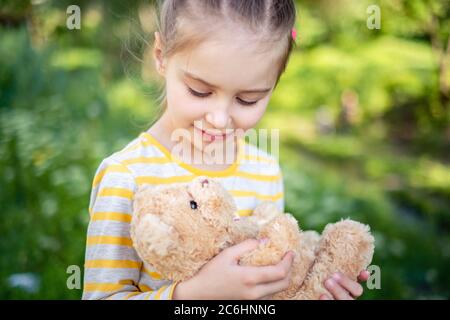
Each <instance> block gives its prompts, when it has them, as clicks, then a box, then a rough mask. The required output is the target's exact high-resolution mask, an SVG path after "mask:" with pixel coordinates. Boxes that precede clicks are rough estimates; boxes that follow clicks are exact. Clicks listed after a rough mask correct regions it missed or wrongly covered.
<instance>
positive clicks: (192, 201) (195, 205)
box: [190, 200, 197, 210]
mask: <svg viewBox="0 0 450 320" xmlns="http://www.w3.org/2000/svg"><path fill="white" fill-rule="evenodd" d="M190 204H191V209H193V210H195V209H197V202H195V201H194V200H191V202H190Z"/></svg>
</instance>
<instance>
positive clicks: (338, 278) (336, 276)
mask: <svg viewBox="0 0 450 320" xmlns="http://www.w3.org/2000/svg"><path fill="white" fill-rule="evenodd" d="M333 278H334V279H335V280H336V281H339V280H340V279H341V275H340V274H339V273H335V274H333Z"/></svg>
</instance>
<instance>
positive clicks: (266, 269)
mask: <svg viewBox="0 0 450 320" xmlns="http://www.w3.org/2000/svg"><path fill="white" fill-rule="evenodd" d="M293 261H294V253H293V252H292V251H289V252H288V253H286V254H285V255H284V257H283V259H282V260H281V261H280V262H278V263H277V264H276V265H272V266H256V267H255V266H243V267H242V268H245V271H246V273H247V274H250V275H251V276H250V277H251V278H250V280H249V281H248V282H249V283H248V284H253V285H256V284H262V283H270V282H274V281H280V280H283V279H285V278H286V277H287V276H288V274H289V271H290V270H291V266H292V262H293Z"/></svg>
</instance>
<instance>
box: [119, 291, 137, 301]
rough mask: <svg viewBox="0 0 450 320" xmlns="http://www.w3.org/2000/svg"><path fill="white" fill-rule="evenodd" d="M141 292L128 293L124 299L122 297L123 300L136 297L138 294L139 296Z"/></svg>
mask: <svg viewBox="0 0 450 320" xmlns="http://www.w3.org/2000/svg"><path fill="white" fill-rule="evenodd" d="M140 293H141V292H139V291H137V292H130V293H129V294H127V295H126V296H125V297H123V299H124V300H127V299H129V298H131V297H134V296H137V295H138V294H140Z"/></svg>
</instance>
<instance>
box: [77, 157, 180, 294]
mask: <svg viewBox="0 0 450 320" xmlns="http://www.w3.org/2000/svg"><path fill="white" fill-rule="evenodd" d="M135 189H136V183H135V180H134V177H133V176H132V175H131V173H130V172H129V171H128V169H127V168H126V167H125V166H123V165H122V164H120V163H111V162H109V163H105V161H104V162H103V163H102V164H101V165H100V167H99V169H98V170H97V175H96V177H95V178H94V183H93V188H92V193H91V202H90V206H89V208H90V221H89V226H88V231H87V242H86V261H85V266H84V267H85V273H84V288H83V297H82V298H83V299H121V300H122V299H172V295H173V289H174V288H175V286H176V283H168V284H165V285H163V286H161V287H160V288H158V289H157V288H155V289H154V290H150V291H146V292H142V290H141V289H142V288H139V287H138V283H139V279H140V278H141V275H140V273H141V269H142V267H143V262H142V260H141V259H140V258H139V256H138V255H137V253H136V251H135V250H134V248H133V247H132V243H131V238H130V222H131V217H132V202H133V195H134V191H135ZM147 290H149V288H147Z"/></svg>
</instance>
